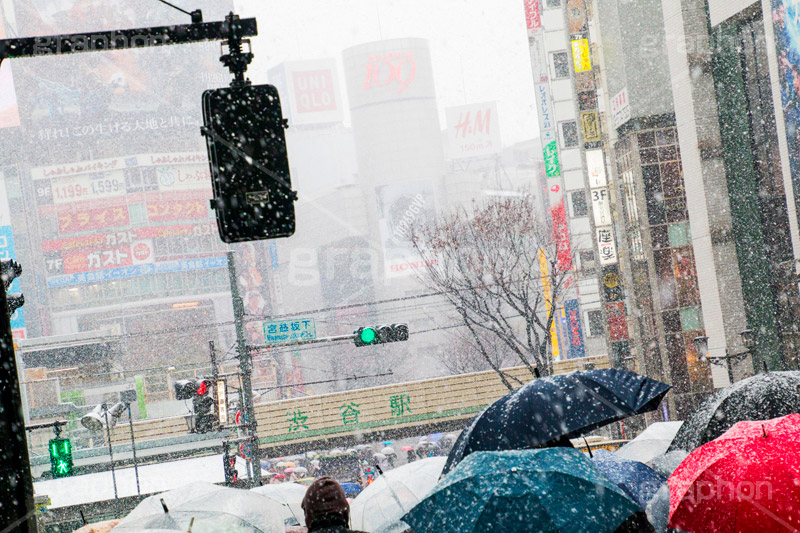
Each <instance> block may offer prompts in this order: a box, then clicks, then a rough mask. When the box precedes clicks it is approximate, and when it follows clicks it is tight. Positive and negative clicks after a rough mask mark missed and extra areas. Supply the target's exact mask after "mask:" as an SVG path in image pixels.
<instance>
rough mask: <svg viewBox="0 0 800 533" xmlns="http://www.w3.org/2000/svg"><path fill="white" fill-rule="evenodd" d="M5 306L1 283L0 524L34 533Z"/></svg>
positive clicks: (25, 445)
mask: <svg viewBox="0 0 800 533" xmlns="http://www.w3.org/2000/svg"><path fill="white" fill-rule="evenodd" d="M7 309H8V303H7V302H6V289H5V286H4V285H3V283H0V406H2V409H0V438H2V439H3V445H2V446H0V479H2V482H0V502H3V505H0V524H2V525H3V527H5V529H3V530H1V531H21V532H23V533H36V508H35V507H34V504H33V478H32V476H31V468H30V460H29V458H28V441H27V439H26V437H25V418H24V417H23V415H22V395H21V394H20V388H19V379H18V376H17V359H16V356H15V355H14V341H13V339H12V338H11V322H10V320H9V316H8V313H7V312H6V310H7Z"/></svg>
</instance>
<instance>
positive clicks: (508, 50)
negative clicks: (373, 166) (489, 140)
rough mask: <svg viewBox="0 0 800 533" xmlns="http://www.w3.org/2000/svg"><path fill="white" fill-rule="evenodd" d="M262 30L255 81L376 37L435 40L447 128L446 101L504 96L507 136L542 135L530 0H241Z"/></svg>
mask: <svg viewBox="0 0 800 533" xmlns="http://www.w3.org/2000/svg"><path fill="white" fill-rule="evenodd" d="M235 3H236V9H237V11H238V12H239V14H240V15H241V16H242V17H252V16H255V17H256V18H257V20H258V31H259V35H258V37H256V38H255V39H254V42H253V52H254V54H255V59H254V61H253V64H252V65H251V66H250V68H249V70H248V74H249V76H250V78H251V79H252V80H253V82H255V83H259V82H264V81H266V71H267V70H268V69H269V68H271V67H272V66H274V65H276V64H278V63H281V62H283V61H287V60H302V59H318V58H325V57H333V58H335V59H336V60H337V61H338V62H339V66H340V71H339V75H340V79H341V82H342V84H341V85H342V86H341V89H342V91H343V92H345V87H344V80H343V73H342V70H341V60H342V58H341V53H342V50H344V49H345V48H347V47H349V46H352V45H356V44H361V43H364V42H369V41H377V40H381V39H394V38H400V37H422V38H425V39H428V40H429V41H430V47H431V55H432V58H433V71H434V76H435V81H436V95H437V98H438V101H439V108H440V116H441V124H442V128H444V126H445V124H444V114H443V109H444V108H445V107H449V106H454V105H463V104H465V103H474V102H482V101H492V100H494V101H497V103H498V113H499V118H500V127H501V132H502V139H503V144H506V145H508V144H513V143H515V142H518V141H522V140H526V139H530V138H533V137H538V123H537V119H536V111H535V107H534V106H535V104H534V99H533V82H532V76H531V65H530V56H529V55H528V44H527V33H526V30H525V14H524V11H523V0H329V1H327V2H324V1H320V0H290V1H287V0H280V1H279V0H235Z"/></svg>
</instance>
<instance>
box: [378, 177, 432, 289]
mask: <svg viewBox="0 0 800 533" xmlns="http://www.w3.org/2000/svg"><path fill="white" fill-rule="evenodd" d="M375 194H376V195H377V198H378V216H379V221H378V223H379V226H380V227H379V230H380V238H381V245H382V248H383V263H384V270H385V275H386V277H399V276H407V275H409V274H412V273H413V271H414V270H415V269H417V268H425V267H427V266H428V265H427V264H426V263H425V262H424V261H422V258H421V257H420V256H419V253H417V251H416V250H415V249H414V246H413V245H412V244H411V228H412V225H414V224H423V223H425V221H426V220H428V221H432V220H433V219H434V217H435V214H436V212H435V209H436V208H435V205H434V193H433V182H432V181H430V180H415V181H408V182H405V183H396V184H391V185H383V186H381V187H376V189H375Z"/></svg>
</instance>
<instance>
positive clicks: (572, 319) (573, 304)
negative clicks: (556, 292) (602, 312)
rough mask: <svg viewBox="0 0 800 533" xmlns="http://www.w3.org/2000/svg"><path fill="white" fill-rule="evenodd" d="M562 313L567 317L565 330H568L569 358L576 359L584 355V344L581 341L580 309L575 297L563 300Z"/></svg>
mask: <svg viewBox="0 0 800 533" xmlns="http://www.w3.org/2000/svg"><path fill="white" fill-rule="evenodd" d="M564 313H565V314H566V318H567V331H569V339H570V344H569V358H570V359H577V358H580V357H585V356H586V346H585V344H584V342H583V326H582V324H581V311H580V306H579V305H578V300H577V299H572V300H567V301H566V302H564Z"/></svg>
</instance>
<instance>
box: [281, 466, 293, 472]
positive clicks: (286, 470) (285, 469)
mask: <svg viewBox="0 0 800 533" xmlns="http://www.w3.org/2000/svg"><path fill="white" fill-rule="evenodd" d="M292 472H294V467H293V466H290V467H288V468H284V469H283V473H284V474H291V473H292Z"/></svg>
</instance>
